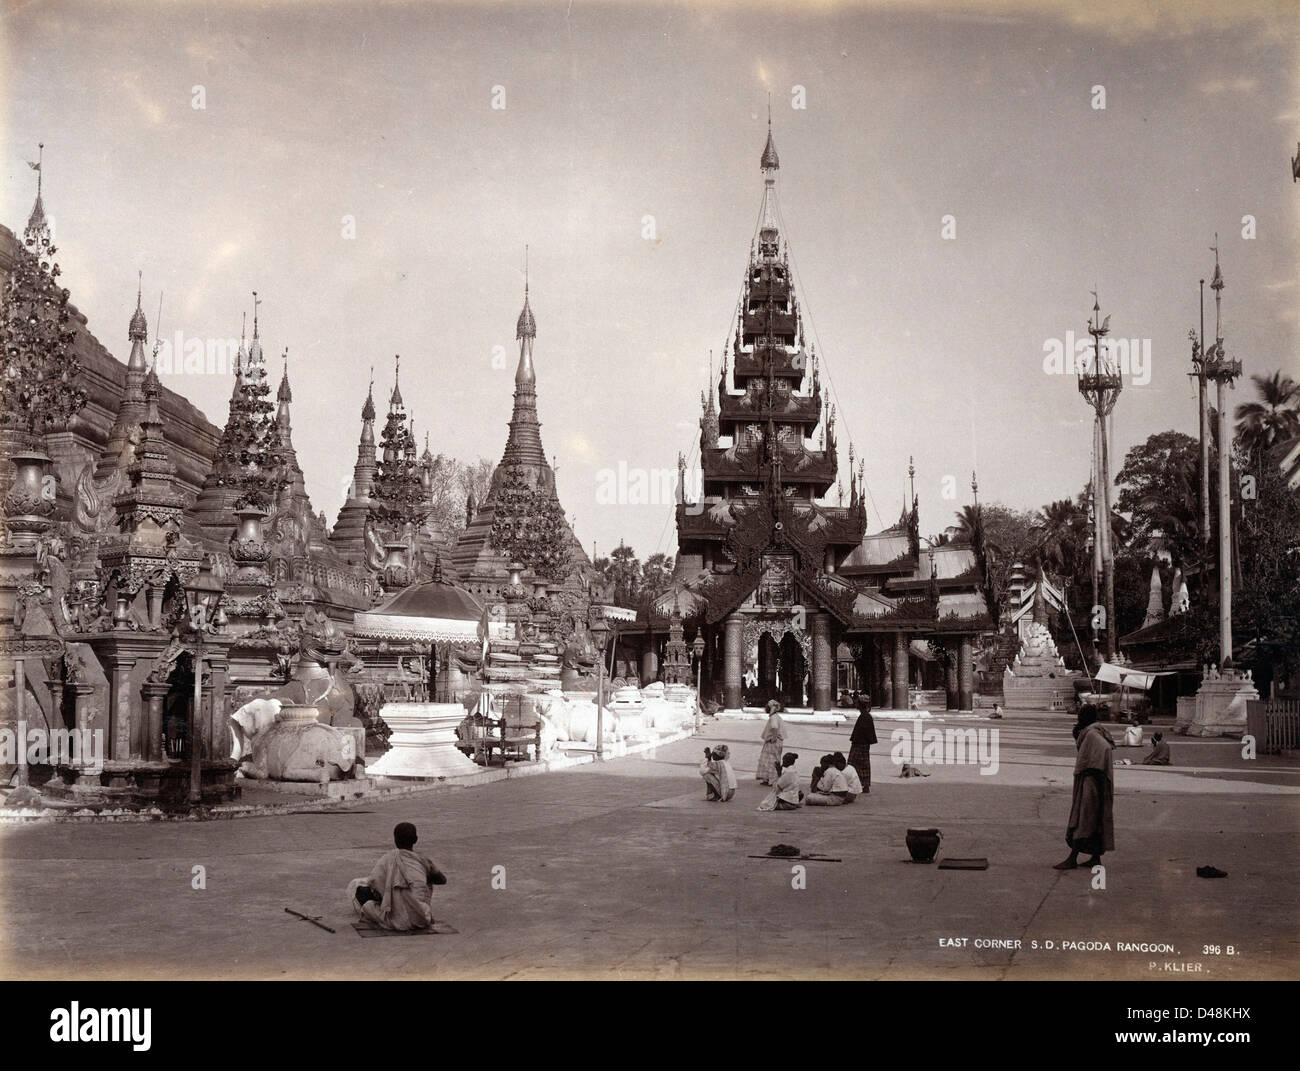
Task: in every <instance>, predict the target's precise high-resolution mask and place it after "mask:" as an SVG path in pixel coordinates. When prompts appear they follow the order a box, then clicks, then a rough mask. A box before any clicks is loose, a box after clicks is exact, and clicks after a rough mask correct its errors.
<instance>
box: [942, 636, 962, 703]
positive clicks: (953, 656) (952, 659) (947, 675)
mask: <svg viewBox="0 0 1300 1071" xmlns="http://www.w3.org/2000/svg"><path fill="white" fill-rule="evenodd" d="M944 686H945V690H946V691H947V693H948V709H949V710H958V709H960V706H961V697H960V696H959V694H958V691H957V652H956V651H954V650H952V643H951V641H949V643H948V659H947V665H945V667H944Z"/></svg>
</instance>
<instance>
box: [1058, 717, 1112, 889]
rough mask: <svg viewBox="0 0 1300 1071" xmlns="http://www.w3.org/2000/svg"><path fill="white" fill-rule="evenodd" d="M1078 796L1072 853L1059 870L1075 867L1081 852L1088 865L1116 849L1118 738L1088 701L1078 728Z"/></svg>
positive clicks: (1069, 835)
mask: <svg viewBox="0 0 1300 1071" xmlns="http://www.w3.org/2000/svg"><path fill="white" fill-rule="evenodd" d="M1074 736H1075V747H1076V748H1077V749H1078V755H1077V757H1076V758H1075V760H1074V796H1073V798H1072V800H1071V802H1070V819H1069V822H1068V823H1067V825H1066V830H1065V841H1066V843H1067V844H1069V846H1070V854H1069V855H1068V856H1067V857H1066V858H1065V859H1063V860H1061V862H1059V863H1057V864H1056V865H1055V869H1056V870H1074V869H1075V868H1076V867H1077V866H1078V865H1079V855H1080V853H1082V852H1087V853H1088V858H1087V859H1086V860H1084V866H1088V867H1093V866H1096V865H1097V864H1098V863H1100V862H1101V856H1102V853H1103V852H1110V851H1114V850H1115V815H1114V810H1115V775H1114V770H1113V768H1112V766H1111V757H1112V752H1113V750H1114V747H1115V741H1114V740H1112V739H1111V737H1110V734H1109V733H1107V732H1106V730H1105V729H1103V728H1102V727H1101V726H1100V725H1099V724H1097V708H1096V707H1094V706H1092V704H1086V705H1085V706H1084V707H1083V708H1082V709H1081V710H1080V711H1079V723H1078V724H1077V725H1076V726H1075V727H1074Z"/></svg>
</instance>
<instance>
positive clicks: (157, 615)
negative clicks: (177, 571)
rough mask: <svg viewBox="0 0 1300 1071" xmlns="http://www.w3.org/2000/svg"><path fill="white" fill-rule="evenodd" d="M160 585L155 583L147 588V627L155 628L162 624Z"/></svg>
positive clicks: (161, 591) (161, 592) (161, 590)
mask: <svg viewBox="0 0 1300 1071" xmlns="http://www.w3.org/2000/svg"><path fill="white" fill-rule="evenodd" d="M162 601H163V589H162V585H160V584H155V585H151V586H150V588H149V627H150V628H152V629H156V628H159V627H161V624H162Z"/></svg>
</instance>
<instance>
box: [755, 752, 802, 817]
mask: <svg viewBox="0 0 1300 1071" xmlns="http://www.w3.org/2000/svg"><path fill="white" fill-rule="evenodd" d="M798 761H799V756H798V755H797V754H796V753H795V752H793V751H789V752H786V754H785V755H784V756H783V757H782V759H781V774H780V776H779V777H778V778H777V779H776V784H775V785H773V786H772V791H771V792H769V793H768V794H767V796H766V797H764V799H763V802H762V803H760V804H759V805H758V809H759V810H760V811H797V810H798V809H799V808H800V807H802V806H803V792H802V791H801V790H800V788H799V775H798V774H797V773H795V772H794V764H795V763H796V762H798Z"/></svg>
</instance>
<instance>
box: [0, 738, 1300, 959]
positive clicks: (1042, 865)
mask: <svg viewBox="0 0 1300 1071" xmlns="http://www.w3.org/2000/svg"><path fill="white" fill-rule="evenodd" d="M898 724H899V723H896V722H890V721H888V720H885V719H883V718H882V719H879V720H878V723H877V727H878V731H879V733H880V737H881V743H880V744H878V745H877V746H876V748H875V749H874V755H875V762H874V772H875V781H874V783H873V788H872V792H871V794H870V795H869V796H864V797H862V798H860V799H859V800H858V801H857V802H856V803H854V804H853V805H851V806H849V807H844V808H832V809H822V810H819V811H814V810H807V809H805V810H800V811H796V812H776V813H760V812H758V811H756V810H755V807H756V805H757V804H758V802H759V800H760V798H761V797H762V794H763V793H764V791H765V790H764V789H763V788H762V787H761V786H759V785H758V784H757V783H756V782H755V781H754V779H753V769H754V761H755V759H756V757H757V752H758V746H757V743H756V739H757V737H758V734H759V727H760V725H761V723H759V722H738V721H731V722H728V721H710V722H708V723H707V724H706V726H705V730H704V732H703V733H702V734H701V736H700V737H698V738H695V739H688V740H682V741H678V742H676V743H673V744H670V745H668V746H665V747H661V748H660V749H659V750H658V751H657V753H649V754H646V755H644V756H639V757H632V758H625V759H617V760H612V761H609V762H606V763H604V764H598V765H589V766H584V767H578V768H575V769H573V770H572V771H569V772H562V773H555V774H549V775H546V776H541V777H530V778H520V779H511V780H508V781H503V782H500V783H497V784H494V785H488V786H483V787H480V788H473V789H457V790H450V791H442V792H436V791H435V792H429V793H427V794H416V795H411V796H406V797H403V798H398V799H388V800H384V801H383V802H380V803H374V802H364V803H360V804H357V805H354V806H349V807H345V808H341V809H339V810H337V811H329V812H324V813H320V812H315V813H302V814H288V815H284V814H281V815H275V816H269V817H264V818H249V819H238V820H225V821H214V822H204V823H194V822H167V823H93V824H77V823H58V824H52V823H38V824H28V825H8V826H5V827H2V828H0V865H2V866H3V872H2V875H0V883H2V885H3V890H2V892H3V895H2V896H0V903H3V912H4V914H3V918H2V921H0V935H2V938H3V943H2V945H0V949H2V952H0V956H2V959H3V964H2V968H0V969H2V971H3V975H4V977H7V978H70V977H77V978H207V977H240V978H285V977H291V978H390V977H411V976H435V977H442V978H449V977H474V978H538V977H593V976H595V977H606V978H628V979H636V978H698V977H738V978H769V977H781V978H813V977H820V978H877V979H884V978H889V979H894V978H898V979H902V978H988V979H997V978H1009V979H1027V978H1129V979H1147V978H1164V979H1170V978H1188V979H1192V978H1198V977H1199V978H1206V977H1208V978H1239V979H1249V978H1284V977H1294V976H1295V975H1296V973H1297V969H1298V968H1300V935H1298V934H1297V919H1296V913H1295V907H1294V901H1293V895H1294V889H1295V888H1296V886H1297V879H1300V863H1298V859H1300V853H1297V835H1298V831H1300V766H1297V765H1296V764H1294V763H1288V762H1285V761H1284V760H1276V759H1273V760H1263V761H1261V762H1260V763H1259V765H1258V766H1255V767H1252V768H1250V769H1242V768H1233V769H1229V768H1222V767H1220V768H1200V769H1157V768H1144V767H1140V766H1134V767H1121V766H1116V769H1115V814H1116V819H1115V827H1116V828H1115V840H1116V846H1117V850H1116V851H1115V853H1114V854H1113V855H1108V856H1107V857H1106V863H1107V866H1106V875H1105V877H1106V889H1105V890H1104V891H1100V890H1093V889H1091V888H1090V885H1091V882H1092V877H1091V875H1090V873H1089V872H1088V871H1086V870H1082V869H1081V870H1078V871H1075V872H1067V873H1061V872H1058V871H1055V870H1053V869H1052V868H1051V864H1052V863H1054V862H1056V861H1058V860H1059V859H1060V858H1061V857H1062V856H1063V855H1064V854H1065V845H1064V841H1063V826H1064V823H1065V819H1066V815H1067V813H1068V810H1069V805H1070V779H1071V770H1072V763H1073V745H1072V741H1071V738H1070V732H1069V725H1070V722H1069V721H1068V719H1067V718H1065V717H1064V716H1062V715H1055V716H1051V715H1046V714H1044V715H1027V716H1022V717H1019V718H1016V719H1014V720H1013V719H1008V720H1006V721H1003V722H1001V723H997V722H988V721H985V720H984V719H964V720H960V721H958V720H954V721H953V722H952V723H950V724H961V725H965V726H975V727H982V728H991V727H993V726H997V727H998V729H999V730H1000V732H1001V740H1000V744H1001V749H1000V751H1001V754H1000V760H1001V761H1000V768H999V770H998V772H997V774H996V775H993V776H981V775H980V774H979V772H978V768H977V767H975V766H963V767H952V766H948V767H940V766H930V767H927V769H928V770H929V771H930V773H931V776H930V777H928V778H916V779H901V778H899V777H898V776H897V768H896V767H895V766H894V765H893V764H892V763H891V762H890V761H889V755H888V752H889V749H888V745H887V744H886V741H887V739H888V735H889V732H890V730H891V729H892V728H894V727H895V726H896V725H898ZM930 724H936V725H941V724H943V723H942V722H941V721H939V720H938V719H936V720H935V721H934V722H932V723H930ZM788 731H789V734H790V735H789V737H788V739H787V746H788V747H789V748H790V749H792V750H795V751H798V752H799V753H800V755H801V758H800V763H799V769H800V772H801V773H804V774H805V775H806V773H807V771H808V769H809V768H810V766H811V764H812V762H814V761H815V759H816V758H817V756H818V755H820V754H822V753H824V752H826V751H828V750H842V751H845V752H847V750H848V729H847V728H845V727H840V728H828V727H823V726H816V725H806V724H805V725H790V726H788ZM705 742H710V743H715V742H726V743H727V744H729V745H730V746H731V749H732V754H733V760H734V764H735V768H736V772H737V775H738V777H739V779H740V788H739V791H738V793H737V796H736V798H735V800H734V801H733V802H732V803H729V804H725V805H719V804H709V803H705V802H704V799H703V796H704V792H703V785H702V782H701V781H700V778H699V776H698V775H697V773H696V769H695V767H696V763H697V761H698V759H697V756H698V755H699V752H700V750H701V748H702V747H703V744H704V743H705ZM1141 754H1142V752H1141V751H1137V750H1136V749H1122V748H1121V749H1117V751H1116V758H1117V759H1118V758H1122V757H1133V758H1137V757H1140V755H1141ZM402 820H411V821H414V822H415V823H416V824H417V825H418V827H419V830H420V834H421V839H420V843H419V845H418V848H419V850H422V851H424V852H426V853H427V854H429V855H431V856H432V857H433V859H434V860H435V862H436V863H437V864H438V865H439V866H440V867H441V868H442V869H443V870H444V871H445V872H446V873H447V874H448V876H449V878H450V883H449V884H448V885H447V886H445V887H443V888H438V889H436V890H435V892H434V913H435V917H436V918H437V919H438V920H439V921H440V922H445V923H448V924H450V926H452V927H454V928H455V930H456V931H457V932H456V933H454V934H436V935H432V936H420V937H400V938H397V937H393V938H382V939H373V938H362V937H361V936H359V935H358V934H357V933H355V932H354V931H353V929H352V926H351V921H352V920H351V915H350V913H349V911H348V908H347V905H346V902H345V897H344V892H343V890H344V887H345V886H346V884H347V882H348V879H349V878H352V877H354V876H359V875H364V874H365V873H367V872H368V870H369V868H370V865H371V864H372V862H373V861H374V859H375V858H376V857H378V855H379V854H380V853H381V852H383V851H384V850H385V849H386V848H388V847H390V846H391V830H392V827H393V825H394V824H395V823H396V822H398V821H402ZM909 826H938V827H940V828H941V829H942V830H943V834H944V841H943V846H942V848H941V849H940V857H941V858H942V857H943V856H986V857H987V858H988V861H989V869H988V870H987V871H958V870H939V869H938V868H937V867H935V866H920V865H915V864H912V863H910V862H909V861H908V853H907V850H906V848H905V846H904V843H903V838H904V833H905V830H906V829H907V828H908V827H909ZM779 842H784V843H789V844H795V845H798V846H799V847H800V848H801V849H803V850H805V851H807V852H814V853H820V854H824V855H830V856H838V857H840V858H841V859H842V860H843V861H842V862H838V863H833V862H815V861H809V862H807V863H805V864H802V865H804V866H806V868H807V873H806V883H807V887H806V888H804V889H795V888H793V887H792V886H793V884H794V879H793V875H792V864H791V863H790V862H789V861H777V860H768V859H750V858H748V857H747V856H749V855H750V854H758V853H763V852H766V851H767V850H768V848H769V847H771V846H772V845H774V844H777V843H779ZM1202 864H1212V865H1214V866H1217V867H1219V868H1220V869H1222V870H1226V871H1227V872H1228V875H1229V876H1228V878H1226V879H1224V880H1205V879H1201V878H1198V877H1197V876H1196V873H1195V871H1196V867H1197V866H1199V865H1202ZM195 865H202V866H203V867H205V868H206V884H207V887H206V889H203V890H194V889H192V888H191V880H192V879H191V874H192V868H193V867H194V866H195ZM498 866H500V867H504V868H505V883H506V888H505V889H504V890H501V889H496V890H494V889H493V868H494V867H498ZM285 907H291V908H293V909H295V910H297V911H300V912H304V913H306V914H310V915H321V916H323V919H322V921H323V922H324V923H325V924H326V925H329V926H331V927H333V928H334V929H335V930H336V931H337V933H335V934H329V933H326V932H324V931H323V930H321V929H318V928H316V927H314V926H312V925H310V924H309V923H307V922H302V921H299V920H297V919H295V918H293V917H291V916H290V915H288V914H286V913H285V911H284V908H285ZM946 939H952V940H951V942H950V943H949V944H948V945H947V946H946V947H945V946H944V944H943V942H944V941H945V940H946ZM963 939H965V940H964V943H963ZM977 939H994V940H997V941H1016V940H1019V941H1020V942H1021V948H1020V949H1019V950H1014V949H983V948H981V949H977V948H976V947H975V943H976V940H977ZM1033 941H1037V942H1038V944H1039V946H1040V947H1039V948H1038V949H1037V950H1035V949H1033V948H1032V947H1031V942H1033ZM1048 941H1051V942H1054V943H1055V946H1056V947H1055V948H1054V949H1052V950H1050V951H1049V950H1047V949H1046V948H1045V947H1043V946H1044V945H1045V943H1046V942H1048ZM1064 941H1077V942H1084V941H1094V942H1109V944H1110V951H1106V950H1104V949H1103V950H1098V951H1084V950H1062V949H1061V944H1062V942H1064ZM1119 941H1130V942H1146V943H1150V944H1157V945H1168V946H1172V948H1173V949H1174V951H1173V952H1171V953H1158V952H1153V953H1142V952H1122V951H1118V950H1117V944H1116V942H1119ZM1207 945H1210V946H1218V948H1219V950H1220V951H1219V954H1217V955H1215V954H1211V953H1206V952H1204V951H1203V950H1204V947H1205V946H1207ZM1228 946H1231V947H1232V948H1233V950H1234V953H1233V954H1232V955H1228V954H1227V949H1228ZM1153 964H1154V966H1153Z"/></svg>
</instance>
